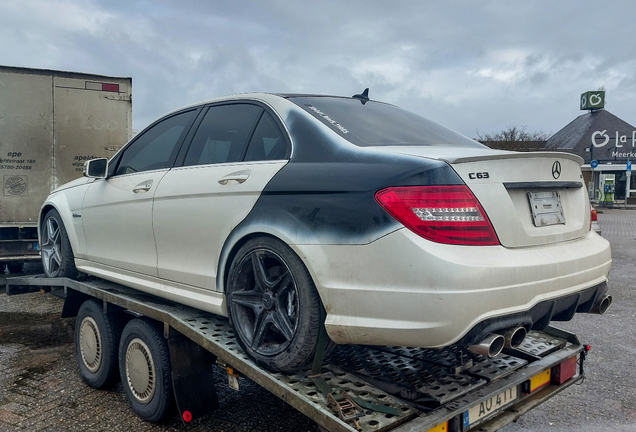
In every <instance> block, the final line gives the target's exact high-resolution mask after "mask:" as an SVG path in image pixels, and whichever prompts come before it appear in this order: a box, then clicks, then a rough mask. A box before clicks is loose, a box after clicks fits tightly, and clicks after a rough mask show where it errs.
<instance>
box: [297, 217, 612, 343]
mask: <svg viewBox="0 0 636 432" xmlns="http://www.w3.org/2000/svg"><path fill="white" fill-rule="evenodd" d="M294 249H295V250H296V252H297V253H298V254H299V256H300V257H301V258H302V259H303V260H304V262H305V263H306V264H307V267H308V268H309V271H310V273H311V274H312V277H313V278H314V281H315V283H316V286H317V289H318V292H319V293H320V296H321V299H322V301H323V304H324V305H325V309H326V310H327V319H326V322H325V325H326V328H327V332H328V333H329V336H330V337H331V338H332V339H333V340H334V341H335V342H337V343H355V344H372V345H373V344H377V345H404V346H420V347H443V346H448V345H452V344H454V343H457V342H461V343H472V342H474V341H473V339H475V338H476V337H478V335H479V334H481V333H482V332H483V331H484V329H483V327H484V325H485V326H487V327H489V328H492V327H493V326H492V325H491V324H492V323H493V322H494V323H496V324H495V327H496V326H497V325H499V326H501V323H502V322H503V323H504V324H505V325H506V326H508V324H510V325H509V326H512V325H515V324H526V325H527V324H530V325H531V326H534V327H535V328H540V327H541V326H543V325H544V324H543V322H542V321H541V318H543V317H544V316H545V315H546V313H539V311H543V310H544V309H545V305H549V304H554V305H555V306H553V307H552V313H551V314H550V315H549V318H551V319H570V318H571V316H570V317H569V318H568V317H567V314H568V313H570V312H572V307H571V304H572V302H573V301H574V300H573V298H574V297H577V296H578V297H577V298H578V299H579V300H577V301H579V303H578V304H579V305H583V304H584V303H585V301H586V300H589V298H588V297H589V296H590V295H594V296H597V295H598V294H597V292H599V291H603V290H604V289H605V288H604V287H605V286H604V284H605V283H606V282H607V277H608V274H609V270H610V267H611V252H610V246H609V243H608V242H607V240H605V239H603V238H602V237H600V236H598V235H597V234H595V233H593V232H590V233H589V234H587V235H586V236H584V237H582V238H580V239H577V240H572V241H568V242H561V243H557V244H553V245H548V246H536V247H531V248H517V249H507V248H504V247H503V246H455V245H443V244H438V243H433V242H430V241H427V240H424V239H422V238H421V237H419V236H417V235H416V234H414V233H412V232H411V231H409V230H407V229H401V230H398V231H395V232H393V233H391V234H389V235H387V236H385V237H383V238H381V239H379V240H378V241H375V242H373V243H370V244H368V245H362V246H352V245H327V246H325V245H320V246H317V245H296V246H294ZM590 288H592V291H589V289H590ZM590 293H591V294H590ZM579 294H580V295H579ZM556 299H561V300H559V301H556ZM568 305H569V306H570V307H569V308H568ZM549 308H550V306H548V309H549ZM577 308H578V306H577V307H575V308H574V310H576V309H577ZM582 308H583V306H581V309H582ZM564 311H565V312H564ZM568 311H569V312H568ZM580 311H581V310H580ZM548 312H549V310H548ZM572 314H573V313H572ZM502 320H503V321H502ZM528 321H533V322H531V323H529V322H528ZM544 321H545V320H544ZM480 323H486V324H481V327H482V328H480ZM548 323H549V320H548V321H547V322H545V325H547V324H548ZM501 328H503V327H501ZM473 329H475V330H473Z"/></svg>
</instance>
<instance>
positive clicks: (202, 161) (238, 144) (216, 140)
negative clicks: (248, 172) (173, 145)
mask: <svg viewBox="0 0 636 432" xmlns="http://www.w3.org/2000/svg"><path fill="white" fill-rule="evenodd" d="M261 111H262V108H260V107H258V106H256V105H249V104H232V105H217V106H212V107H210V109H209V110H208V112H207V113H206V114H205V118H204V119H203V120H202V121H201V125H200V126H199V129H198V130H197V132H196V134H195V135H194V138H193V139H192V144H191V145H190V148H189V149H188V153H187V154H186V157H185V161H184V165H185V166H189V165H207V164H219V163H228V162H238V161H240V160H241V158H242V157H243V152H244V150H245V146H246V145H247V140H248V138H249V136H250V134H251V133H252V130H253V129H254V124H255V123H256V120H257V119H258V117H259V116H260V114H261Z"/></svg>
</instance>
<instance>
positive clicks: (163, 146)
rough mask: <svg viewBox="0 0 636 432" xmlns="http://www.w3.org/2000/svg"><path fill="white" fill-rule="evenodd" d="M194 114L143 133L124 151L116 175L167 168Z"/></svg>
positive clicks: (191, 113)
mask: <svg viewBox="0 0 636 432" xmlns="http://www.w3.org/2000/svg"><path fill="white" fill-rule="evenodd" d="M193 113H194V111H187V112H184V113H181V114H177V115H174V116H172V117H170V118H167V119H165V120H162V121H161V122H159V123H157V124H156V125H154V126H152V127H151V128H150V129H148V130H146V131H145V132H143V133H142V134H141V135H140V136H139V137H138V138H137V139H136V140H135V141H134V142H133V143H132V144H131V145H130V146H129V147H128V148H126V149H125V150H124V152H123V154H122V156H121V159H120V161H119V165H118V166H117V171H116V173H115V175H121V174H131V173H136V172H141V171H151V170H157V169H162V168H167V167H168V164H169V162H170V161H171V160H172V159H174V157H175V156H176V152H177V151H178V150H179V149H178V148H177V144H178V143H179V142H180V141H181V138H182V135H183V134H184V133H185V128H186V126H187V125H188V122H189V121H190V118H191V117H192V115H193Z"/></svg>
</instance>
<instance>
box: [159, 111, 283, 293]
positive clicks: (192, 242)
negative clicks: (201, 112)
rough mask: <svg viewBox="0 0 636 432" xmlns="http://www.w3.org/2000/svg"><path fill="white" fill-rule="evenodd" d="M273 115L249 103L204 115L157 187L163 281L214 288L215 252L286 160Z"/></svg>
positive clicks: (160, 263)
mask: <svg viewBox="0 0 636 432" xmlns="http://www.w3.org/2000/svg"><path fill="white" fill-rule="evenodd" d="M290 151H291V146H290V143H289V139H288V138H287V136H286V135H285V134H283V133H282V132H281V128H280V126H279V125H278V124H277V122H276V121H275V120H274V117H273V116H272V115H271V114H270V113H268V112H266V111H265V110H264V109H263V108H262V107H260V106H257V105H254V104H248V103H233V104H225V105H217V106H212V107H210V108H209V109H208V111H207V113H206V114H205V117H204V118H203V120H202V122H201V124H200V126H199V128H198V129H197V132H196V134H194V138H193V139H192V142H191V144H190V147H189V149H188V152H187V154H186V156H185V160H184V162H183V166H181V167H178V168H177V167H175V168H173V169H172V170H171V171H170V172H169V173H167V174H166V176H165V177H164V179H163V180H162V182H161V184H160V185H159V187H158V188H157V192H156V193H155V200H154V210H153V224H154V234H155V239H156V243H157V254H158V256H157V258H158V261H157V263H158V273H159V276H160V277H161V278H165V279H168V280H171V281H175V282H180V283H183V284H187V285H190V286H195V287H200V288H204V289H209V290H215V289H216V274H217V264H218V261H219V255H220V252H221V248H222V247H223V244H224V242H225V239H226V238H227V236H228V235H229V234H230V233H231V232H232V230H233V229H234V227H236V226H237V225H238V224H239V223H240V222H241V221H242V220H243V219H245V217H246V216H247V215H248V213H249V212H250V211H251V210H252V207H254V204H255V203H256V200H258V198H259V196H260V194H261V191H262V190H263V188H264V187H265V185H266V184H267V183H268V182H269V181H270V179H271V178H272V177H273V176H274V174H276V173H277V172H278V171H279V170H280V169H281V168H282V167H283V166H284V165H285V164H286V163H287V162H288V159H289V155H290Z"/></svg>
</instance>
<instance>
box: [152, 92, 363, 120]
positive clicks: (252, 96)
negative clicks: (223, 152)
mask: <svg viewBox="0 0 636 432" xmlns="http://www.w3.org/2000/svg"><path fill="white" fill-rule="evenodd" d="M294 97H315V98H337V99H351V97H346V96H335V95H324V94H313V93H265V92H252V93H236V94H231V95H227V96H221V97H218V98H213V99H206V100H202V101H199V102H197V103H193V104H190V105H186V106H183V107H180V108H177V109H175V110H172V111H170V112H168V113H166V114H165V115H164V116H166V115H170V114H172V113H175V112H178V111H182V110H185V109H188V108H194V107H198V106H201V105H207V104H212V103H218V102H226V101H228V102H229V101H235V100H256V101H262V102H266V103H267V102H273V101H274V100H275V99H278V98H283V99H289V98H294ZM162 117H163V116H162Z"/></svg>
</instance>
